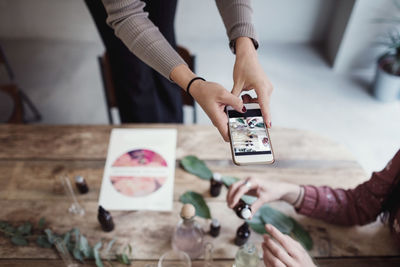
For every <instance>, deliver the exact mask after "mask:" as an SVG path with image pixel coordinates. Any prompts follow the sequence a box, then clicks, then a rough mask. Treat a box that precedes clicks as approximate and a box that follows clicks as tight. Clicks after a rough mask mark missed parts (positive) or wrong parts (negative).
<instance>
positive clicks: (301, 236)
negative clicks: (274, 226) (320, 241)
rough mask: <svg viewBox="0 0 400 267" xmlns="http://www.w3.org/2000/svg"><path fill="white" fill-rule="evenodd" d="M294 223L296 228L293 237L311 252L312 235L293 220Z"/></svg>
mask: <svg viewBox="0 0 400 267" xmlns="http://www.w3.org/2000/svg"><path fill="white" fill-rule="evenodd" d="M292 221H293V226H294V227H293V230H292V233H291V236H292V237H293V238H295V239H296V240H298V241H299V242H300V244H301V245H302V246H303V247H304V248H305V249H307V250H311V249H312V248H313V241H312V239H311V236H310V234H309V233H308V232H307V231H306V230H305V229H304V228H303V226H301V225H300V224H299V223H298V222H297V221H296V220H294V219H292Z"/></svg>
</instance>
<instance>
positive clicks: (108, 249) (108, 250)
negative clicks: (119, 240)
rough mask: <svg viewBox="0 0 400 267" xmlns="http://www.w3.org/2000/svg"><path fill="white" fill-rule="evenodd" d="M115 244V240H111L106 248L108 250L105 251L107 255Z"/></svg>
mask: <svg viewBox="0 0 400 267" xmlns="http://www.w3.org/2000/svg"><path fill="white" fill-rule="evenodd" d="M114 243H115V239H113V240H111V241H110V242H109V243H108V245H107V248H106V250H105V253H106V254H108V253H110V251H111V248H112V246H113V245H114Z"/></svg>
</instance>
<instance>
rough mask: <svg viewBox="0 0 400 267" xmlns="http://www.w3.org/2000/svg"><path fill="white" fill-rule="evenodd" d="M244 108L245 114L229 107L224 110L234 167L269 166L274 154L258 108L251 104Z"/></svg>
mask: <svg viewBox="0 0 400 267" xmlns="http://www.w3.org/2000/svg"><path fill="white" fill-rule="evenodd" d="M245 107H246V109H247V111H246V112H245V113H240V112H237V111H236V110H234V109H233V108H232V107H230V106H228V107H227V108H226V111H227V114H228V120H229V121H228V129H229V137H230V144H231V151H232V159H233V162H234V163H235V164H236V165H246V164H271V163H273V162H274V153H273V150H272V145H271V139H270V136H269V133H268V129H267V127H266V126H265V124H264V119H263V117H262V114H261V110H260V106H259V105H258V104H257V103H251V104H245Z"/></svg>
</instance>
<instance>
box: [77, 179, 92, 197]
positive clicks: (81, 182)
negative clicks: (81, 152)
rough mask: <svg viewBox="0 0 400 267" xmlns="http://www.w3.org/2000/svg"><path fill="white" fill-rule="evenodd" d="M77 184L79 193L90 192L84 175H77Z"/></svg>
mask: <svg viewBox="0 0 400 267" xmlns="http://www.w3.org/2000/svg"><path fill="white" fill-rule="evenodd" d="M75 185H76V188H78V191H79V193H81V194H86V193H87V192H89V187H88V185H87V183H86V180H85V178H83V177H82V176H80V175H79V176H76V177H75Z"/></svg>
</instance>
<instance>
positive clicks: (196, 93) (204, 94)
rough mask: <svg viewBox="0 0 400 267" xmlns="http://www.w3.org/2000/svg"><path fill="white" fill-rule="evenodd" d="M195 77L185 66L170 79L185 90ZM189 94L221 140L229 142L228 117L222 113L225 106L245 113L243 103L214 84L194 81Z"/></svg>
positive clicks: (179, 68)
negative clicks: (209, 120) (217, 132)
mask: <svg viewBox="0 0 400 267" xmlns="http://www.w3.org/2000/svg"><path fill="white" fill-rule="evenodd" d="M195 77H196V74H194V73H193V72H192V71H191V70H190V69H189V68H188V66H186V65H179V66H177V67H175V68H174V69H173V70H172V72H171V74H170V78H171V79H172V80H173V81H175V82H176V83H177V84H178V85H179V86H180V87H181V88H182V89H184V90H186V87H187V85H188V84H189V82H190V81H191V80H192V79H193V78H195ZM190 94H191V95H192V97H193V98H194V99H195V100H196V101H197V103H199V105H200V106H201V107H202V108H203V110H204V111H205V112H206V113H207V115H208V117H209V118H210V119H211V121H212V123H213V124H214V126H215V127H217V129H218V131H219V132H220V134H221V136H222V138H224V140H225V141H226V142H229V135H228V117H227V115H226V113H225V111H224V109H225V106H227V105H229V106H232V107H233V108H234V109H235V110H236V111H238V112H242V113H243V112H245V111H246V109H245V107H244V106H243V101H242V99H240V98H239V97H238V96H235V95H233V94H231V93H229V92H228V91H227V90H226V89H225V88H224V87H223V86H222V85H220V84H218V83H214V82H206V81H202V80H195V81H193V83H192V84H191V86H190Z"/></svg>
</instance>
